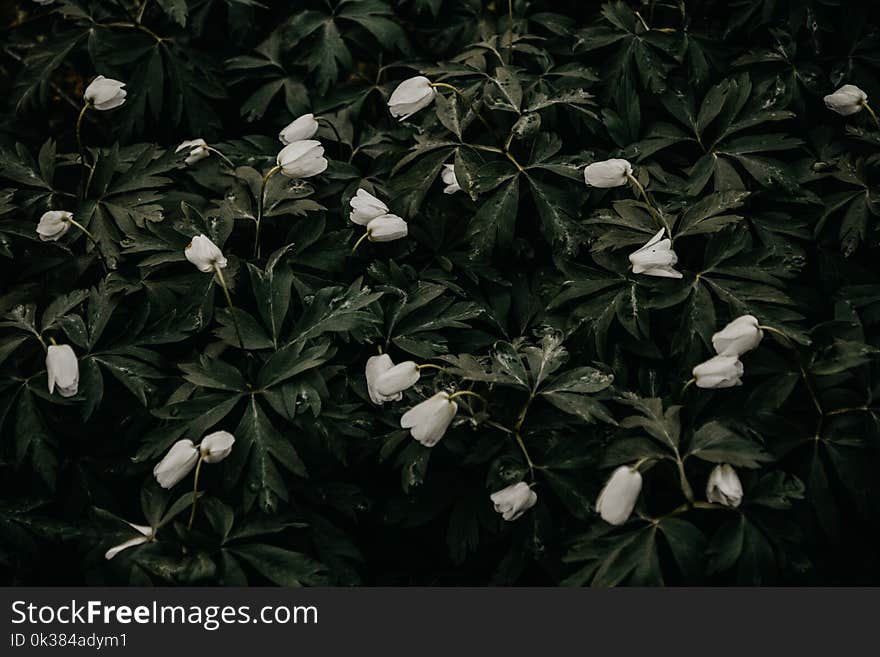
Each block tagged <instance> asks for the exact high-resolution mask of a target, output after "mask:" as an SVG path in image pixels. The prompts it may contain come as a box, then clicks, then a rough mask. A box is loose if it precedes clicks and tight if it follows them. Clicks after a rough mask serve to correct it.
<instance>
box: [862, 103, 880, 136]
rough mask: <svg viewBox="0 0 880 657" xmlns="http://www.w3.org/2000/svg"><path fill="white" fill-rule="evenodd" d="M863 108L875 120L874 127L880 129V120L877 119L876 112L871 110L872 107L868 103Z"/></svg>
mask: <svg viewBox="0 0 880 657" xmlns="http://www.w3.org/2000/svg"><path fill="white" fill-rule="evenodd" d="M862 107H864V108H865V109H866V110H868V114H870V115H871V118H872V119H874V125H876V126H877V128H878V129H880V119H878V118H877V115H876V114H875V113H874V110H873V109H871V106H870V105H868V103H867V102H863V103H862Z"/></svg>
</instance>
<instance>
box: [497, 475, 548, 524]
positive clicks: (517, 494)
mask: <svg viewBox="0 0 880 657" xmlns="http://www.w3.org/2000/svg"><path fill="white" fill-rule="evenodd" d="M489 499H490V500H492V503H493V504H494V505H495V510H496V511H497V512H498V513H500V514H501V517H502V518H504V519H505V520H508V521H513V520H516V519H517V518H519V517H520V516H521V515H522V514H523V513H525V512H526V511H528V510H529V509H531V508H532V507H533V506H535V502H537V501H538V495H537V493H535V491H533V490H532V489H531V488H529V485H528V484H527V483H526V482H524V481H521V482H519V483H518V484H513V485H512V486H508V487H507V488H502V489H501V490H499V491H497V492H495V493H492V494H491V495H490V496H489Z"/></svg>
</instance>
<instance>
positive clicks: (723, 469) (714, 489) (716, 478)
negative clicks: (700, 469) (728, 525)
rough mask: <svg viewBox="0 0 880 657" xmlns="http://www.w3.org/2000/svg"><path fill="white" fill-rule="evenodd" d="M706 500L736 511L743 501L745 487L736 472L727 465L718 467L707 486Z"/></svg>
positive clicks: (713, 471) (710, 476) (712, 473)
mask: <svg viewBox="0 0 880 657" xmlns="http://www.w3.org/2000/svg"><path fill="white" fill-rule="evenodd" d="M706 499H707V500H709V501H710V502H715V503H716V504H723V505H724V506H729V507H732V508H734V509H735V508H736V507H738V506H739V505H740V503H741V502H742V499H743V487H742V483H741V482H740V480H739V476H738V475H737V474H736V470H734V469H733V468H732V467H731V466H729V465H727V464H726V463H722V464H721V465H716V466H715V468H714V469H713V470H712V472H711V473H710V474H709V483H707V484H706Z"/></svg>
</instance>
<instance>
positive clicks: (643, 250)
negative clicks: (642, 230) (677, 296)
mask: <svg viewBox="0 0 880 657" xmlns="http://www.w3.org/2000/svg"><path fill="white" fill-rule="evenodd" d="M665 231H666V229H665V228H661V229H660V230H659V231H658V232H657V234H656V235H654V237H652V238H651V239H650V240H648V242H647V244H645V245H644V246H642V247H640V248H638V249H636V250H635V251H633V252H632V253H630V254H629V261H630V262H631V263H632V268H633V273H634V274H644V275H645V276H659V277H661V278H681V277H682V273H681V272H680V271H676V270H675V268H674V265H675V263H677V262H678V256H677V255H676V253H675V251H673V250H672V240H670V239H669V238H668V237H666V238H664V237H663V233H664V232H665Z"/></svg>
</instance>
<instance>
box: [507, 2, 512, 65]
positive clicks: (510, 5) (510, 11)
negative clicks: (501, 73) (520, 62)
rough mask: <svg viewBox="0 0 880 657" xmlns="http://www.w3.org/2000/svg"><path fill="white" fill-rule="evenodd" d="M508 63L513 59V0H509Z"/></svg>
mask: <svg viewBox="0 0 880 657" xmlns="http://www.w3.org/2000/svg"><path fill="white" fill-rule="evenodd" d="M507 15H508V17H509V22H508V23H507V63H508V64H509V63H510V62H511V61H513V0H507Z"/></svg>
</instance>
